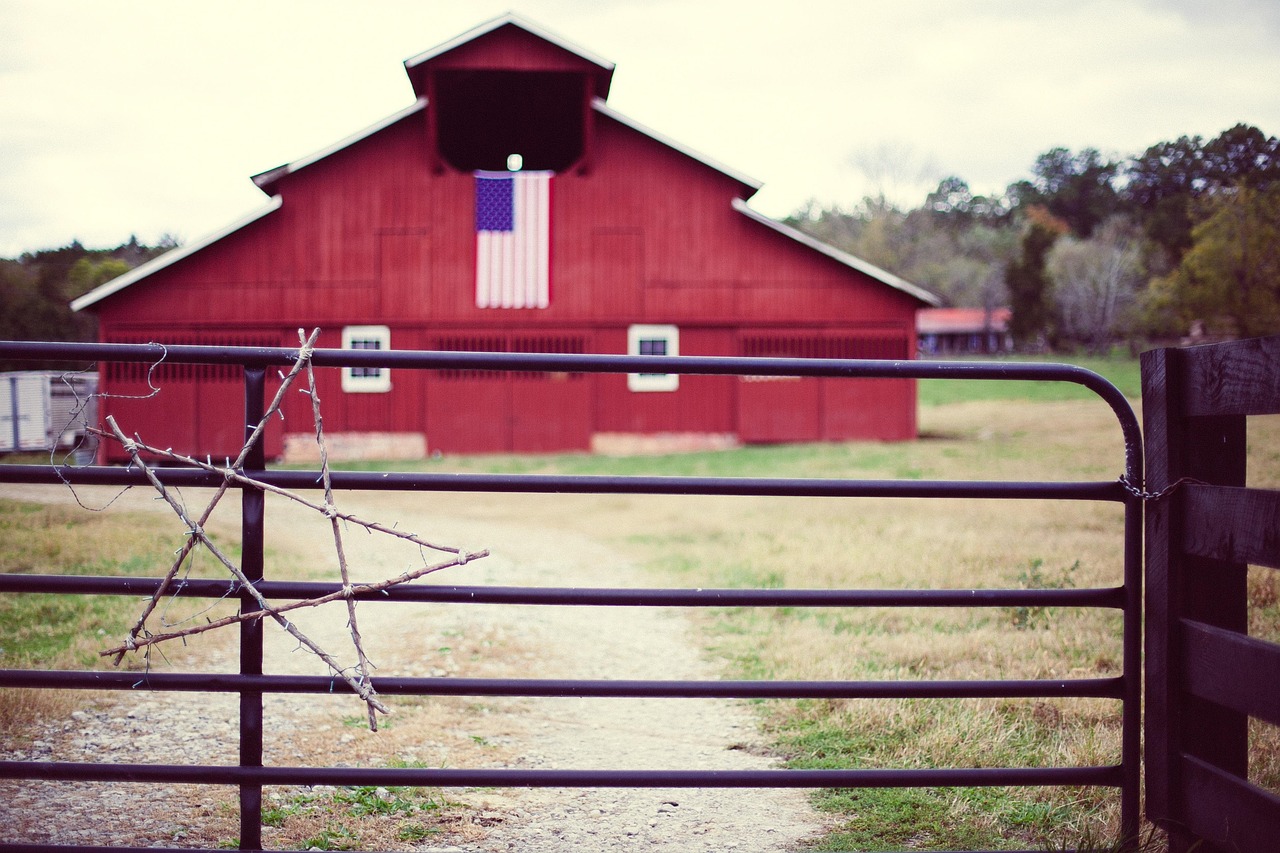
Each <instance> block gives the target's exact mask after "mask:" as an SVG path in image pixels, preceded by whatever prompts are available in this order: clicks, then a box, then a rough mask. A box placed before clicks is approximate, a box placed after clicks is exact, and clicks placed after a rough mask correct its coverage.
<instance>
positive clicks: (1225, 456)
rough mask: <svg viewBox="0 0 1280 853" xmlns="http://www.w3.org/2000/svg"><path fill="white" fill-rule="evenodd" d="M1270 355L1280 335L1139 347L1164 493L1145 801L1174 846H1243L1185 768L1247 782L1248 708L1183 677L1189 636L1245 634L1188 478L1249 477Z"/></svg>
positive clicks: (1236, 587)
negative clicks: (1197, 792)
mask: <svg viewBox="0 0 1280 853" xmlns="http://www.w3.org/2000/svg"><path fill="white" fill-rule="evenodd" d="M1278 358H1280V339H1272V340H1270V341H1263V342H1258V341H1245V342H1239V343H1236V344H1229V345H1223V346H1220V347H1198V348H1193V349H1164V350H1156V351H1153V352H1147V353H1143V355H1142V401H1143V421H1144V432H1145V437H1144V439H1145V440H1144V443H1145V447H1146V471H1147V490H1148V491H1149V492H1153V493H1156V494H1160V493H1162V492H1165V490H1168V491H1167V493H1165V494H1164V495H1163V496H1162V497H1157V498H1154V499H1152V500H1149V501H1148V502H1147V512H1146V549H1147V556H1146V608H1147V610H1146V664H1145V667H1146V690H1147V698H1146V714H1145V724H1146V725H1145V728H1146V748H1145V759H1146V807H1147V815H1148V817H1149V818H1150V819H1152V820H1154V821H1156V822H1157V823H1159V824H1160V825H1161V826H1162V827H1163V828H1165V829H1166V830H1167V831H1168V832H1169V839H1170V850H1171V851H1173V853H1185V851H1188V850H1190V849H1191V848H1192V847H1194V849H1195V850H1197V851H1200V853H1215V852H1216V851H1228V850H1232V851H1234V850H1236V849H1240V848H1237V846H1236V838H1235V837H1234V836H1233V837H1232V838H1227V837H1205V836H1206V834H1207V833H1205V832H1204V831H1203V828H1204V827H1205V826H1207V825H1208V823H1207V822H1206V820H1205V818H1204V817H1203V810H1204V808H1205V805H1206V804H1205V803H1203V802H1196V803H1192V802H1191V800H1192V799H1194V798H1195V797H1194V795H1192V794H1189V793H1188V791H1189V790H1190V788H1189V785H1188V780H1187V779H1186V778H1184V777H1185V775H1186V772H1187V767H1188V766H1189V762H1192V763H1195V762H1198V763H1197V764H1196V766H1206V765H1207V766H1209V767H1211V768H1215V770H1214V771H1213V772H1216V771H1222V772H1223V773H1224V774H1225V775H1229V776H1233V777H1237V778H1239V779H1243V780H1247V779H1248V751H1249V740H1248V722H1249V715H1248V714H1247V713H1244V712H1243V711H1241V710H1240V707H1239V705H1238V703H1237V704H1236V707H1228V706H1226V705H1224V704H1220V703H1218V702H1214V701H1210V700H1208V699H1206V698H1202V696H1198V695H1196V693H1195V692H1193V690H1191V689H1189V686H1188V685H1189V682H1190V681H1191V680H1192V676H1191V675H1189V671H1190V663H1191V661H1192V659H1196V660H1197V661H1201V660H1203V659H1204V657H1205V653H1204V652H1202V650H1201V647H1199V646H1197V645H1196V643H1194V642H1193V641H1192V639H1191V635H1192V634H1196V635H1197V637H1198V636H1199V635H1201V634H1203V633H1204V632H1205V631H1213V630H1214V629H1223V630H1224V632H1231V634H1232V635H1247V633H1248V584H1247V580H1248V575H1247V566H1246V564H1245V562H1244V561H1243V559H1242V558H1241V557H1240V556H1239V551H1238V549H1236V548H1234V547H1233V546H1232V544H1231V541H1232V540H1234V539H1236V538H1237V536H1236V534H1235V533H1234V532H1232V530H1231V529H1229V528H1226V527H1224V528H1223V529H1221V530H1219V529H1216V528H1215V529H1213V530H1211V531H1210V532H1209V535H1208V536H1207V537H1206V536H1205V531H1206V530H1208V529H1209V528H1208V525H1210V524H1218V523H1221V522H1220V521H1219V520H1218V519H1213V520H1211V521H1206V518H1205V516H1204V514H1203V513H1202V512H1201V511H1199V510H1198V511H1197V512H1196V513H1195V514H1194V515H1193V514H1192V513H1191V511H1190V509H1189V500H1188V493H1191V492H1195V491H1196V490H1197V489H1199V488H1204V487H1203V486H1199V485H1192V483H1191V482H1190V481H1198V483H1200V484H1211V485H1213V486H1228V487H1243V486H1244V485H1245V462H1246V456H1245V452H1246V444H1245V426H1246V421H1245V416H1246V414H1263V413H1266V412H1267V411H1275V410H1276V407H1277V406H1280V394H1277V393H1276V388H1275V386H1276V379H1275V378H1274V374H1270V371H1272V370H1273V369H1274V367H1275V364H1274V362H1275V361H1276V359H1278ZM1233 359H1234V360H1236V361H1238V362H1239V363H1238V364H1236V363H1235V362H1233V361H1232V360H1233ZM1269 374H1270V375H1269ZM1268 395H1270V396H1268ZM1188 478H1189V479H1188ZM1231 491H1232V492H1237V491H1241V492H1242V491H1244V490H1243V489H1233V490H1231ZM1207 499H1208V502H1209V504H1210V505H1213V504H1217V505H1219V506H1220V505H1222V504H1223V503H1224V500H1225V499H1224V496H1223V493H1222V492H1219V491H1216V490H1215V491H1214V492H1213V493H1212V494H1210V495H1208V498H1207ZM1202 503H1203V502H1200V503H1198V504H1197V505H1198V506H1199V505H1201V504H1202ZM1202 528H1204V529H1202ZM1206 538H1209V539H1216V540H1218V541H1217V542H1216V543H1215V544H1214V546H1213V547H1212V548H1210V547H1202V546H1201V545H1200V544H1199V541H1197V540H1204V539H1206ZM1193 541H1196V544H1195V545H1194V547H1189V546H1188V543H1189V542H1193ZM1190 623H1198V624H1195V625H1192V624H1190ZM1203 626H1208V627H1207V628H1204V627H1203ZM1197 677H1198V676H1197ZM1197 689H1198V688H1197ZM1201 692H1202V694H1203V692H1204V691H1201ZM1223 796H1224V797H1227V796H1230V795H1228V794H1223ZM1196 827H1200V828H1201V829H1202V831H1201V832H1200V833H1196V832H1195V831H1194V830H1195V828H1196ZM1244 849H1248V848H1247V847H1246V848H1244ZM1259 849H1261V848H1259Z"/></svg>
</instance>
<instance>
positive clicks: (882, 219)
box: [0, 124, 1280, 369]
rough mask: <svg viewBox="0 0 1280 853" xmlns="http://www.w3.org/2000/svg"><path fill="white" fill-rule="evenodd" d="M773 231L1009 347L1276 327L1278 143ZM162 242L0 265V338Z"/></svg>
mask: <svg viewBox="0 0 1280 853" xmlns="http://www.w3.org/2000/svg"><path fill="white" fill-rule="evenodd" d="M787 222H788V223H789V224H791V225H794V226H796V227H799V228H800V229H802V230H804V231H806V232H808V233H810V234H812V235H813V236H815V237H817V238H819V239H821V240H824V241H826V242H828V243H831V244H832V245H834V246H836V247H838V248H841V249H844V250H845V251H848V252H849V253H851V254H853V255H856V256H858V257H860V258H863V259H865V260H867V261H870V262H871V263H873V264H876V265H877V266H880V267H883V268H884V269H886V270H890V271H892V272H893V273H895V274H897V275H899V276H901V277H903V278H905V279H907V280H909V281H912V282H914V283H916V284H919V285H922V286H924V287H926V288H928V289H930V290H932V291H934V292H935V293H937V294H939V295H940V296H941V297H942V298H943V300H944V301H945V302H946V303H947V304H949V305H953V306H967V307H979V308H986V309H993V308H998V307H1002V306H1009V307H1011V308H1012V309H1013V317H1012V321H1011V330H1010V331H1011V332H1012V334H1013V336H1014V338H1015V340H1016V342H1017V343H1018V345H1019V346H1020V347H1022V348H1040V347H1053V348H1073V347H1078V348H1086V349H1090V350H1094V351H1105V350H1107V349H1109V348H1110V347H1112V346H1114V345H1115V344H1117V343H1125V342H1128V343H1130V344H1131V345H1134V344H1136V342H1138V341H1141V340H1147V339H1151V338H1179V337H1183V336H1185V335H1186V334H1187V333H1188V332H1189V331H1190V330H1191V329H1192V328H1193V327H1199V328H1202V329H1204V330H1205V331H1206V332H1207V333H1208V334H1211V335H1223V336H1240V337H1253V336H1257V335H1264V334H1274V333H1277V332H1280V140H1277V139H1276V137H1274V136H1267V135H1266V134H1264V133H1263V132H1262V131H1261V130H1259V129H1258V128H1256V127H1252V126H1250V125H1245V124H1240V125H1236V126H1235V127H1232V128H1230V129H1228V130H1225V131H1223V132H1222V133H1221V134H1219V135H1218V136H1217V137H1215V138H1213V139H1209V140H1205V139H1202V138H1201V137H1199V136H1182V137H1179V138H1178V139H1177V140H1174V141H1172V142H1158V143H1156V144H1155V145H1152V146H1150V147H1149V148H1147V150H1146V151H1144V152H1143V153H1142V154H1140V155H1137V156H1133V157H1127V158H1112V157H1106V156H1104V155H1103V154H1101V153H1100V152H1099V151H1097V150H1096V149H1093V148H1086V149H1084V150H1081V151H1078V152H1073V151H1070V150H1069V149H1066V148H1054V149H1052V150H1050V151H1047V152H1045V153H1044V154H1041V155H1040V156H1039V157H1037V158H1036V161H1035V163H1034V164H1033V165H1032V167H1031V178H1030V179H1026V180H1019V181H1015V182H1014V183H1011V184H1009V185H1008V187H1007V188H1006V189H1005V191H1004V192H1003V193H1001V194H1000V195H992V196H984V195H980V194H976V193H974V192H972V191H971V189H970V187H969V185H968V183H967V182H966V181H964V180H963V179H962V178H960V177H956V176H952V177H947V178H944V179H943V180H941V181H940V182H939V183H938V186H937V188H936V189H934V190H933V191H932V192H930V193H929V194H928V195H927V197H926V198H925V199H924V203H923V204H921V205H920V206H919V207H916V208H913V209H907V210H904V209H901V208H899V207H898V206H896V205H894V204H892V203H890V202H889V201H887V200H886V198H885V197H884V195H883V194H880V195H878V196H876V197H873V198H867V199H864V200H863V201H862V203H861V204H859V205H856V206H854V207H853V208H849V209H846V208H842V207H839V206H833V207H819V206H817V205H815V204H809V205H806V206H805V207H803V208H801V209H800V210H798V211H796V212H795V213H794V214H792V215H791V216H790V217H789V218H788V219H787ZM176 245H177V242H176V241H175V240H173V239H172V238H170V237H164V238H162V239H161V240H160V241H159V243H158V244H157V245H155V246H146V245H143V244H141V243H139V242H138V240H137V238H136V237H135V238H130V240H129V241H128V242H127V243H124V244H122V245H120V246H117V247H116V248H114V249H86V248H85V247H84V246H82V245H81V244H80V243H79V242H78V241H73V242H72V243H71V244H70V245H68V246H64V247H62V248H58V249H43V250H40V251H36V252H28V253H25V254H23V255H22V256H21V257H19V258H16V259H0V339H3V340H56V341H81V340H93V339H94V338H95V337H96V334H97V329H96V328H95V321H94V318H93V317H92V316H91V315H89V314H87V313H81V314H74V313H72V312H71V310H70V307H69V303H70V302H71V300H73V299H75V298H76V297H78V296H81V295H83V294H84V293H87V292H88V291H90V290H92V289H93V288H95V287H97V286H99V285H100V284H103V283H104V282H107V281H110V280H111V279H112V278H115V277H116V276H118V275H120V274H122V273H124V272H127V271H128V270H130V269H132V268H133V267H135V266H137V265H138V264H141V263H144V262H145V261H147V260H150V259H151V258H153V257H155V256H157V255H159V254H161V253H163V252H165V251H167V250H168V249H171V248H174V247H175V246H176ZM0 367H2V368H4V369H8V368H9V365H0Z"/></svg>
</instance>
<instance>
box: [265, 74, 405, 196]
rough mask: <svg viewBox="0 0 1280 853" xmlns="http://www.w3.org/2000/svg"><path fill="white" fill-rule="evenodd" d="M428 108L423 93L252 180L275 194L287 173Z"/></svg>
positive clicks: (266, 191) (330, 154) (332, 153)
mask: <svg viewBox="0 0 1280 853" xmlns="http://www.w3.org/2000/svg"><path fill="white" fill-rule="evenodd" d="M426 108H427V98H426V96H425V95H423V96H422V97H420V98H418V100H416V101H414V102H413V103H412V104H410V105H409V106H407V107H405V108H404V109H402V110H398V111H396V112H394V113H392V114H391V115H389V116H387V117H386V118H384V119H381V120H380V121H377V122H374V123H373V124H371V125H369V126H368V127H366V128H364V129H363V130H358V131H356V132H355V133H353V134H351V135H350V136H348V137H346V138H345V139H341V140H339V141H337V142H335V143H333V144H332V145H329V146H326V147H324V148H321V149H320V150H319V151H316V152H314V153H312V154H308V155H307V156H306V157H303V158H302V159H300V160H294V161H293V162H292V163H286V164H284V165H283V166H276V167H275V168H274V169H268V170H267V171H265V172H259V173H258V174H256V175H254V176H252V177H251V178H250V180H252V181H253V183H254V185H255V186H257V187H258V189H260V190H262V191H263V192H264V193H267V194H268V195H274V194H275V193H274V190H275V184H276V182H277V181H279V180H280V179H281V178H283V177H285V176H286V175H291V174H293V173H294V172H297V171H298V170H300V169H305V168H306V167H307V166H310V165H311V164H312V163H316V162H319V161H320V160H323V159H325V158H326V157H330V156H332V155H334V154H337V153H338V152H339V151H341V150H343V149H344V148H350V147H351V146H352V145H355V144H356V143H357V142H360V141H362V140H364V139H368V138H369V137H370V136H373V135H374V134H375V133H378V132H379V131H382V130H385V129H387V128H388V127H390V126H391V125H393V124H395V123H396V122H398V121H401V120H402V119H406V118H408V117H409V116H411V115H413V114H414V113H417V112H421V111H422V110H425V109H426Z"/></svg>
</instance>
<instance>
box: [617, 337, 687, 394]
mask: <svg viewBox="0 0 1280 853" xmlns="http://www.w3.org/2000/svg"><path fill="white" fill-rule="evenodd" d="M627 354H628V355H679V354H680V330H679V329H677V328H676V327H675V326H643V325H641V326H631V327H630V328H629V329H627ZM679 387H680V374H678V373H628V374H627V388H628V389H630V390H632V391H674V390H676V389H677V388H679Z"/></svg>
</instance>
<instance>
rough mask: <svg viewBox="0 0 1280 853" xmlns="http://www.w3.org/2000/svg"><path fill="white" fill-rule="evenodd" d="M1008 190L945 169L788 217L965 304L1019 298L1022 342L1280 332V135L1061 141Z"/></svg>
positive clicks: (1016, 311) (1236, 130)
mask: <svg viewBox="0 0 1280 853" xmlns="http://www.w3.org/2000/svg"><path fill="white" fill-rule="evenodd" d="M1031 175H1032V177H1031V178H1030V179H1029V180H1019V181H1016V182H1014V183H1012V184H1010V185H1009V186H1008V187H1007V188H1006V189H1005V191H1004V192H1003V193H1002V194H1000V195H998V196H983V195H979V194H975V193H973V192H972V191H971V190H970V188H969V185H968V183H967V182H966V181H964V180H963V179H962V178H960V177H955V176H952V177H947V178H944V179H943V180H942V181H940V182H939V184H938V186H937V188H936V189H934V190H933V191H932V192H930V193H929V194H928V196H927V197H926V198H925V200H924V203H923V204H922V205H920V206H919V207H917V208H914V209H909V210H903V209H901V208H899V207H897V206H895V205H894V204H892V203H890V202H888V201H887V200H886V199H885V197H884V196H883V195H879V196H877V197H872V198H867V199H864V200H863V202H862V203H861V204H859V205H857V206H855V207H854V208H852V209H844V208H841V207H838V206H835V207H819V206H817V205H814V204H809V205H806V206H805V207H803V208H801V209H800V210H798V211H796V212H795V213H794V214H793V215H792V216H791V217H789V218H788V220H787V221H788V223H789V224H792V225H794V226H796V227H799V228H801V229H802V230H804V231H806V232H808V233H810V234H812V235H814V236H815V237H818V238H819V239H822V240H825V241H827V242H829V243H832V244H833V245H835V246H837V247H839V248H841V249H844V250H845V251H848V252H850V253H851V254H854V255H856V256H858V257H860V258H863V259H865V260H867V261H870V262H871V263H873V264H876V265H877V266H880V267H883V268H884V269H887V270H890V271H892V272H894V273H895V274H897V275H899V276H901V277H903V278H905V279H907V280H909V281H912V282H914V283H916V284H919V285H922V286H924V287H926V288H929V289H930V290H932V291H934V292H935V293H937V294H939V295H940V296H941V297H942V298H943V299H944V301H945V302H946V303H947V304H949V305H953V306H963V307H981V308H987V309H991V308H997V307H1001V306H1009V307H1011V308H1012V309H1013V318H1012V320H1011V332H1012V334H1013V335H1014V338H1015V341H1016V342H1017V343H1018V345H1019V346H1020V347H1023V348H1039V347H1046V346H1047V347H1053V348H1085V349H1089V350H1093V351H1106V350H1107V349H1109V348H1111V347H1112V346H1114V345H1116V344H1117V343H1124V342H1129V343H1130V344H1136V342H1137V341H1140V340H1147V339H1152V338H1178V337H1183V336H1185V335H1187V334H1188V332H1189V331H1190V330H1191V329H1192V328H1193V327H1198V328H1201V329H1204V330H1205V331H1206V332H1207V333H1208V334H1213V335H1222V336H1239V337H1253V336H1257V335H1264V334H1274V333H1276V332H1280V140H1277V139H1276V138H1275V137H1274V136H1267V135H1266V134H1264V133H1263V132H1262V131H1261V130H1259V129H1258V128H1256V127H1252V126H1250V125H1245V124H1240V125H1236V126H1235V127H1232V128H1230V129H1228V130H1225V131H1223V132H1222V133H1221V134H1219V135H1218V136H1217V137H1215V138H1213V139H1209V140H1205V139H1203V138H1201V137H1199V136H1182V137H1179V138H1178V139H1177V140H1174V141H1172V142H1158V143H1156V144H1155V145H1152V146H1150V147H1149V148H1147V150H1146V151H1144V152H1143V153H1142V154H1139V155H1137V156H1133V157H1124V158H1113V157H1107V156H1104V155H1103V154H1101V153H1100V152H1099V151H1097V150H1096V149H1093V148H1086V149H1084V150H1081V151H1077V152H1073V151H1071V150H1069V149H1067V148H1054V149H1052V150H1050V151H1047V152H1045V153H1044V154H1041V155H1040V156H1039V157H1037V158H1036V161H1035V163H1034V164H1033V166H1032V168H1031Z"/></svg>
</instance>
